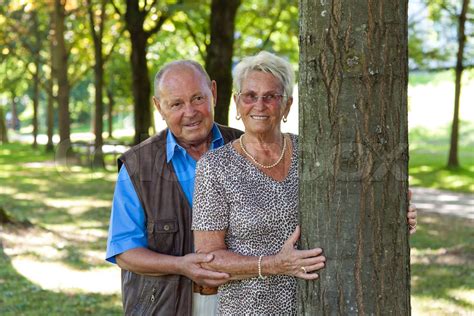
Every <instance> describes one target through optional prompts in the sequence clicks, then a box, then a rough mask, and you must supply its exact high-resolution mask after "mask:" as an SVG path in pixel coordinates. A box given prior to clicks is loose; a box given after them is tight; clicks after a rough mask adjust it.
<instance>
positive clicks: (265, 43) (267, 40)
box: [262, 2, 283, 49]
mask: <svg viewBox="0 0 474 316" xmlns="http://www.w3.org/2000/svg"><path fill="white" fill-rule="evenodd" d="M282 12H283V5H282V4H281V2H280V11H278V14H277V16H276V17H275V19H274V21H273V24H272V26H271V28H270V31H269V32H268V36H267V38H266V39H265V41H263V45H262V49H265V47H266V46H267V45H268V43H269V42H270V37H271V36H272V34H273V32H275V28H276V25H277V23H278V21H280V16H281V13H282Z"/></svg>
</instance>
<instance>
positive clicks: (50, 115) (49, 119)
mask: <svg viewBox="0 0 474 316" xmlns="http://www.w3.org/2000/svg"><path fill="white" fill-rule="evenodd" d="M54 29H55V26H54V18H53V16H51V29H50V32H51V36H50V64H51V68H50V69H51V70H50V73H49V80H48V85H47V90H48V91H47V92H48V93H47V97H48V104H47V109H46V125H47V131H46V134H47V135H48V143H47V144H46V151H47V152H52V151H53V150H54V143H53V133H54V101H55V99H54V94H53V93H54V92H53V86H54V78H55V75H54V64H55V61H54V53H55V51H54V37H53V33H54Z"/></svg>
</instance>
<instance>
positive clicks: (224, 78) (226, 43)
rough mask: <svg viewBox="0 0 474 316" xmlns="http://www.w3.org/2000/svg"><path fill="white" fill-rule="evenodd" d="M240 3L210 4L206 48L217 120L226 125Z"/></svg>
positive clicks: (227, 0) (217, 1)
mask: <svg viewBox="0 0 474 316" xmlns="http://www.w3.org/2000/svg"><path fill="white" fill-rule="evenodd" d="M240 3H241V1H240V0H212V3H211V18H210V30H211V41H210V44H209V45H207V50H206V52H207V54H206V71H207V73H208V74H209V76H210V77H211V78H212V79H213V80H216V82H217V87H218V89H217V103H216V110H215V120H216V122H218V123H221V124H224V125H227V124H228V121H229V104H230V98H231V95H232V57H233V55H234V32H235V17H236V14H237V9H238V8H239V6H240Z"/></svg>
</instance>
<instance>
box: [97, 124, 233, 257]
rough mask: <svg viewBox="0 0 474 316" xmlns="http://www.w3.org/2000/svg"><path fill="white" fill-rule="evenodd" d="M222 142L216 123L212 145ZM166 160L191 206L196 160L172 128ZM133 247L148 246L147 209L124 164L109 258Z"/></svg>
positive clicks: (112, 220) (116, 194)
mask: <svg viewBox="0 0 474 316" xmlns="http://www.w3.org/2000/svg"><path fill="white" fill-rule="evenodd" d="M223 145H224V139H223V138H222V134H221V132H220V131H219V129H218V128H217V125H216V124H214V125H213V127H212V139H211V145H210V149H211V150H212V149H216V148H219V147H221V146H223ZM166 161H167V163H170V161H171V163H172V164H173V168H174V171H175V173H176V177H177V178H178V181H179V184H180V185H181V189H182V190H183V192H184V195H185V196H186V199H187V200H188V202H189V205H190V206H191V207H192V205H193V192H194V176H195V174H196V160H194V158H193V157H191V156H190V155H188V153H187V152H186V150H185V149H184V148H183V147H181V146H180V145H179V144H178V142H177V141H176V138H175V137H174V135H173V134H172V133H171V132H170V131H169V130H168V133H167V138H166ZM134 248H148V241H147V235H146V218H145V211H144V209H143V206H142V205H141V203H140V200H139V198H138V195H137V193H136V191H135V188H134V187H133V184H132V181H131V180H130V176H129V175H128V172H127V169H126V168H125V167H124V166H122V167H121V168H120V172H119V175H118V178H117V184H116V185H115V192H114V199H113V202H112V212H111V214H110V226H109V236H108V239H107V253H106V260H107V261H109V262H112V263H116V261H115V256H116V255H119V254H121V253H123V252H125V251H127V250H130V249H134Z"/></svg>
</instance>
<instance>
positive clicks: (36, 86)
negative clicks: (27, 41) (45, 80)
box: [32, 11, 42, 148]
mask: <svg viewBox="0 0 474 316" xmlns="http://www.w3.org/2000/svg"><path fill="white" fill-rule="evenodd" d="M32 20H33V32H34V34H35V46H34V49H33V50H32V53H33V59H34V61H35V72H34V75H33V122H32V123H33V148H36V147H37V145H38V143H37V138H38V105H39V97H40V95H39V85H40V67H41V61H40V50H41V42H42V39H41V34H40V32H39V26H38V15H37V13H36V11H33V12H32Z"/></svg>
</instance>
